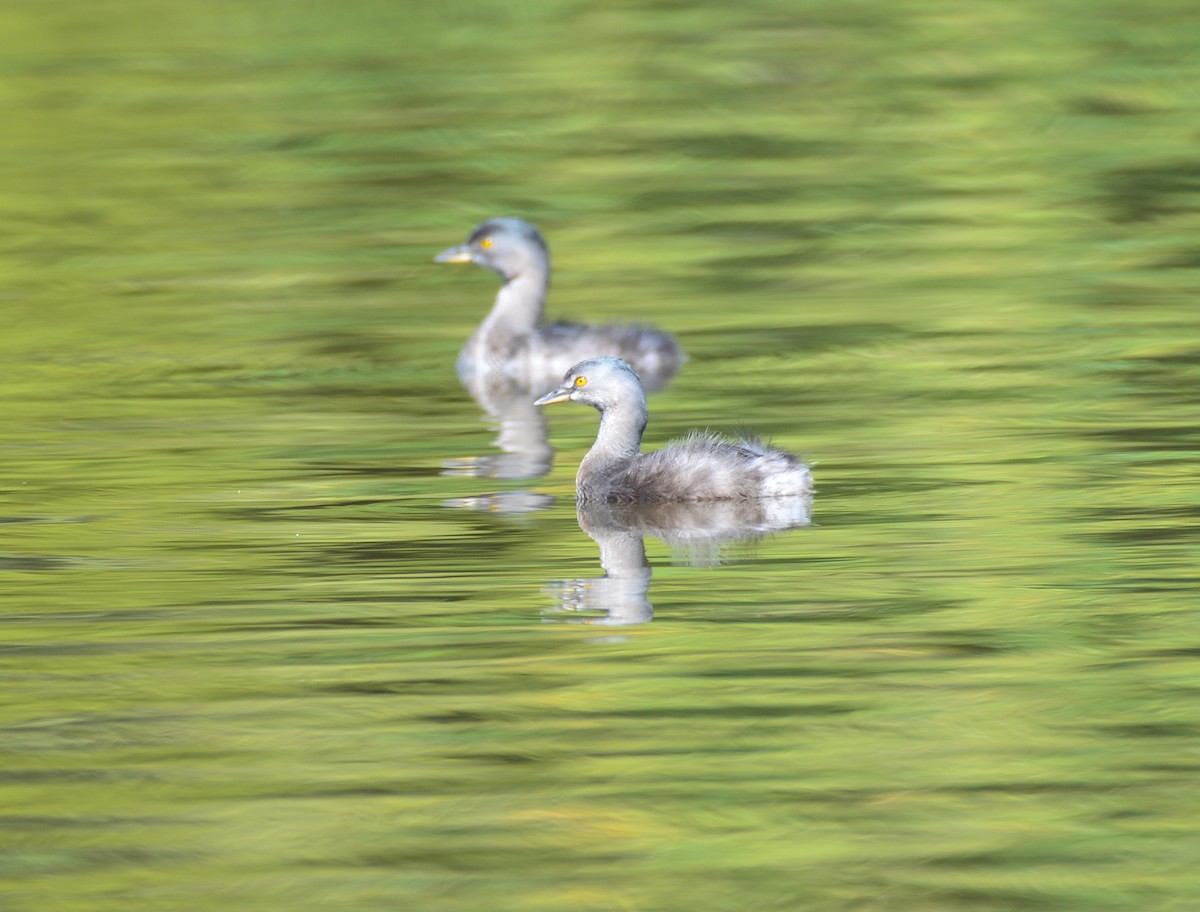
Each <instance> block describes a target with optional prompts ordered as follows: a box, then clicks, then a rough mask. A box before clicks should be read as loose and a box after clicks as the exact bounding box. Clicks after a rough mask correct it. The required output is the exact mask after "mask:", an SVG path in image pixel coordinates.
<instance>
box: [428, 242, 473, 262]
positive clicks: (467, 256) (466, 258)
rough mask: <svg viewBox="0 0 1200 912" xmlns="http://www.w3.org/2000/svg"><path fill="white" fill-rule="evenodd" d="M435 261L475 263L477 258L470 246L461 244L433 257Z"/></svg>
mask: <svg viewBox="0 0 1200 912" xmlns="http://www.w3.org/2000/svg"><path fill="white" fill-rule="evenodd" d="M433 261H434V262H435V263H473V262H474V261H475V258H474V257H473V256H472V255H471V248H470V247H468V246H467V245H466V244H460V245H459V246H458V247H451V248H450V249H449V250H443V251H442V252H441V253H439V254H438V255H437V256H435V257H434V258H433Z"/></svg>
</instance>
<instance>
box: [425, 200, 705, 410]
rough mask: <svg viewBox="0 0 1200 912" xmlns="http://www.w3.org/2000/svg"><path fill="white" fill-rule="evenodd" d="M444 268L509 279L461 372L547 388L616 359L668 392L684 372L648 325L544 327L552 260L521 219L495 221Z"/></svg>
mask: <svg viewBox="0 0 1200 912" xmlns="http://www.w3.org/2000/svg"><path fill="white" fill-rule="evenodd" d="M435 259H436V260H437V262H439V263H474V264H475V265H477V266H482V267H484V268H485V269H491V270H492V271H493V272H496V273H499V275H500V277H501V278H502V279H503V280H504V284H503V285H502V286H501V288H500V293H499V294H497V295H496V303H495V304H493V305H492V311H491V313H489V314H488V315H487V317H486V318H485V319H484V321H483V322H482V323H480V324H479V326H478V327H476V329H475V332H473V333H472V334H471V337H470V338H469V339H468V340H467V344H466V345H464V346H463V348H462V351H461V352H459V355H458V374H459V376H460V377H461V378H463V380H464V382H467V381H469V379H470V378H472V377H479V376H502V377H505V378H507V379H509V380H510V381H515V382H517V383H520V384H523V385H525V386H527V387H528V388H529V389H531V390H536V389H537V388H542V389H544V388H545V387H546V385H548V384H550V383H553V382H554V381H555V380H556V379H557V378H559V377H561V376H562V375H563V372H564V371H566V370H567V368H569V367H570V366H571V365H572V364H575V363H577V362H579V361H582V360H583V359H584V358H592V357H596V356H598V355H616V356H618V357H621V358H624V359H625V360H626V361H628V362H630V363H631V364H633V365H634V366H635V367H636V368H637V370H638V371H639V372H640V373H641V375H642V377H643V378H644V379H645V382H646V388H647V389H657V388H658V387H661V386H663V385H664V384H665V383H666V382H667V381H668V380H670V379H671V377H673V376H674V375H675V373H676V371H678V370H679V365H680V364H681V363H682V361H683V353H682V352H681V351H680V349H679V344H678V343H677V342H676V341H675V339H674V337H673V336H671V335H669V334H667V333H664V332H660V331H659V330H656V329H649V328H647V327H643V326H611V325H610V326H583V325H580V324H577V323H542V322H541V319H542V310H543V307H544V305H545V303H546V290H547V289H548V288H549V285H550V254H549V252H548V251H547V249H546V242H545V241H544V240H543V239H542V236H541V235H540V234H539V233H538V230H537V229H536V228H534V227H533V225H531V224H529V222H526V221H523V220H522V219H519V218H493V219H488V220H487V221H486V222H484V223H483V224H482V225H479V226H478V227H477V228H476V229H475V230H474V231H472V232H471V236H470V237H469V238H467V241H466V243H465V244H460V245H459V246H458V247H452V248H451V249H449V250H445V251H443V252H442V253H439V254H438V255H437V256H436V257H435Z"/></svg>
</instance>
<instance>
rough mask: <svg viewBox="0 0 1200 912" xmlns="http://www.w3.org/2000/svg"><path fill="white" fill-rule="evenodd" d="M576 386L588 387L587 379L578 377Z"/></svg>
mask: <svg viewBox="0 0 1200 912" xmlns="http://www.w3.org/2000/svg"><path fill="white" fill-rule="evenodd" d="M575 385H576V386H587V377H576V378H575Z"/></svg>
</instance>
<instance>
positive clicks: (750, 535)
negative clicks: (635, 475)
mask: <svg viewBox="0 0 1200 912" xmlns="http://www.w3.org/2000/svg"><path fill="white" fill-rule="evenodd" d="M811 517H812V495H811V494H808V495H801V496H794V497H775V498H769V499H761V500H748V501H715V502H711V501H710V502H706V503H695V502H680V503H655V504H648V503H632V504H608V503H583V502H580V503H578V504H576V518H577V519H578V520H579V527H580V528H581V529H583V531H584V532H586V533H587V534H588V536H590V537H591V539H592V540H593V541H595V542H596V544H597V545H598V546H599V548H600V566H601V567H602V568H603V569H604V575H603V576H601V577H590V578H582V579H569V580H561V581H558V582H556V583H553V584H552V585H551V592H552V593H553V594H554V595H555V596H556V597H557V600H558V606H557V610H559V611H563V612H588V614H589V616H588V617H586V618H580V619H579V620H578V621H577V623H586V624H599V625H605V626H612V627H621V626H628V625H631V624H645V623H647V622H648V621H650V620H651V619H652V618H653V617H654V608H653V606H652V605H651V603H650V576H651V570H650V563H649V561H648V560H647V559H646V545H645V537H646V536H647V535H650V536H652V537H654V538H657V539H659V540H661V541H662V542H664V543H665V544H666V545H667V546H668V547H669V548H670V549H671V553H672V556H673V559H674V560H675V561H676V562H678V563H683V564H686V565H689V566H693V567H712V566H716V565H718V564H720V563H722V562H724V561H725V560H727V559H728V557H729V555H730V554H731V553H732V552H733V551H734V550H738V549H739V547H740V546H744V545H747V544H752V543H754V542H757V541H760V540H762V539H763V538H764V537H766V536H767V535H770V534H772V533H777V532H783V531H786V530H788V529H795V528H799V527H801V526H807V525H809V523H810V522H811Z"/></svg>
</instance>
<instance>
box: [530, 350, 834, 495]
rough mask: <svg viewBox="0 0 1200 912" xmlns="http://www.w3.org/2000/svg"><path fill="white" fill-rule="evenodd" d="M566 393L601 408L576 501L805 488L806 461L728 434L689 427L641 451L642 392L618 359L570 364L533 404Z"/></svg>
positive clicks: (577, 484)
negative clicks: (676, 438)
mask: <svg viewBox="0 0 1200 912" xmlns="http://www.w3.org/2000/svg"><path fill="white" fill-rule="evenodd" d="M568 399H572V400H574V401H576V402H582V403H583V404H584V405H590V406H592V408H594V409H597V410H598V411H599V412H600V430H599V431H598V432H597V434H596V442H595V443H594V444H592V448H591V449H590V450H588V453H587V455H586V456H584V457H583V462H581V463H580V464H579V473H578V474H577V475H576V476H575V493H576V495H577V496H578V498H579V500H580V502H582V503H593V502H606V503H650V502H667V501H704V500H752V499H754V498H759V497H798V496H804V495H806V494H809V493H810V492H811V491H812V476H811V475H810V474H809V471H808V466H807V465H805V464H804V463H803V462H801V461H800V460H799V459H798V458H797V457H795V456H793V455H792V454H791V453H788V452H787V451H785V450H781V449H778V448H777V447H773V446H770V445H768V444H765V443H763V442H762V441H760V440H756V439H752V438H743V439H738V440H727V439H724V438H722V437H719V436H717V435H715V434H711V433H709V432H707V431H692V432H691V433H690V434H689V435H688V436H687V437H686V438H684V439H683V440H679V441H675V442H673V443H669V444H668V445H667V446H666V447H665V448H663V449H661V450H656V451H654V452H652V453H642V452H641V445H642V432H643V431H644V430H645V429H646V396H645V394H644V393H643V391H642V384H641V381H640V380H639V379H638V375H637V373H636V372H635V371H634V369H633V368H632V367H630V366H629V364H627V363H626V362H625V361H622V360H621V359H620V358H590V359H588V360H587V361H583V362H581V363H579V364H576V365H575V366H574V367H572V368H571V369H570V370H569V371H567V373H566V376H564V377H563V381H562V383H561V384H560V385H559V386H558V388H557V389H554V390H551V391H550V392H548V393H547V394H546V395H544V396H542V397H541V398H540V399H538V400H537V402H536V404H537V405H549V404H550V403H552V402H564V401H566V400H568Z"/></svg>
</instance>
